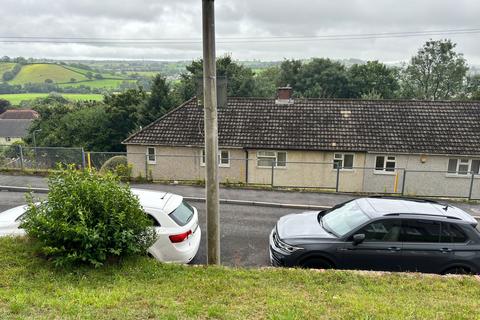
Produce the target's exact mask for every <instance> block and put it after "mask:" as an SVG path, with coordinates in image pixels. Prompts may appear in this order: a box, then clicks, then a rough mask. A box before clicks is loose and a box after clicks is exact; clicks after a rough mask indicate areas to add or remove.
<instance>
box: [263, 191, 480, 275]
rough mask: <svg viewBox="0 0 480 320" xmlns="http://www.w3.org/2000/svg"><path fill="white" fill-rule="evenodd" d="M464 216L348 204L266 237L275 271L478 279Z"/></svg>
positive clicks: (378, 200) (476, 248) (427, 206)
mask: <svg viewBox="0 0 480 320" xmlns="http://www.w3.org/2000/svg"><path fill="white" fill-rule="evenodd" d="M476 226H477V221H476V220H475V219H474V218H473V217H472V216H470V215H469V214H467V213H466V212H464V211H462V210H460V209H458V208H456V207H453V206H450V205H445V204H440V203H438V202H435V201H430V200H421V199H404V198H392V197H390V198H389V197H369V198H360V199H355V200H351V201H348V202H345V203H342V204H340V205H337V206H335V207H333V208H332V209H329V210H325V211H321V212H305V213H301V214H290V215H287V216H284V217H282V218H280V220H279V221H278V222H277V225H276V226H275V228H274V229H273V230H272V233H271V234H270V260H271V263H272V265H275V266H287V267H291V266H301V267H307V268H339V269H362V270H383V271H419V272H430V273H442V274H444V273H480V232H479V231H478V230H477V229H476Z"/></svg>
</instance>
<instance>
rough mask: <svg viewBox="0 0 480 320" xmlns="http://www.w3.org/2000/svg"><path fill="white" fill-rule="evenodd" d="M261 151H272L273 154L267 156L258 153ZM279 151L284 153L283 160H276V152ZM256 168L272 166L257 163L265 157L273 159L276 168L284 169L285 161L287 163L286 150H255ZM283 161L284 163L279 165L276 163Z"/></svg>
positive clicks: (285, 166)
mask: <svg viewBox="0 0 480 320" xmlns="http://www.w3.org/2000/svg"><path fill="white" fill-rule="evenodd" d="M262 152H264V153H267V152H271V153H274V155H272V156H268V155H260V154H261V153H262ZM279 153H284V154H285V161H278V154H279ZM256 155H257V159H256V160H257V168H272V166H271V165H270V166H262V165H259V161H261V160H267V159H273V161H274V163H275V165H274V168H277V169H286V168H287V163H288V152H287V151H273V150H257V153H256ZM279 162H280V163H283V164H285V165H281V166H279V165H278V163H279Z"/></svg>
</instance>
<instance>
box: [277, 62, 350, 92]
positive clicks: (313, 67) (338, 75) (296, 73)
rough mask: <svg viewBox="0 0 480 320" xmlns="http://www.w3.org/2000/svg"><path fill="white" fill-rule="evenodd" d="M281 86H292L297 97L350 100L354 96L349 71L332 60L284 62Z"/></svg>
mask: <svg viewBox="0 0 480 320" xmlns="http://www.w3.org/2000/svg"><path fill="white" fill-rule="evenodd" d="M280 68H281V70H282V71H281V75H280V81H281V83H280V85H282V86H284V85H287V84H290V85H291V86H292V88H293V90H294V93H296V95H298V96H301V97H306V98H349V97H351V96H352V94H351V90H350V83H349V78H348V74H347V70H346V68H345V66H344V65H342V64H341V63H339V62H334V61H332V60H330V59H323V58H322V59H319V58H314V59H312V60H311V61H310V62H308V63H305V64H302V63H300V62H299V61H295V60H292V61H289V60H287V61H284V63H282V65H281V66H280Z"/></svg>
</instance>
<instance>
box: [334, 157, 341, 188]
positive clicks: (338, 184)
mask: <svg viewBox="0 0 480 320" xmlns="http://www.w3.org/2000/svg"><path fill="white" fill-rule="evenodd" d="M339 186H340V165H339V164H338V163H337V182H336V185H335V192H338V189H339Z"/></svg>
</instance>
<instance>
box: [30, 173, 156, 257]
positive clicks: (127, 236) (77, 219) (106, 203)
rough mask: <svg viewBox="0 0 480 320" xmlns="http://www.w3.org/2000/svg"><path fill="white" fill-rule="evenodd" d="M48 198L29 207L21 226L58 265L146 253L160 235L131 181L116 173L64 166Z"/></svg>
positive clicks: (52, 178) (51, 180)
mask: <svg viewBox="0 0 480 320" xmlns="http://www.w3.org/2000/svg"><path fill="white" fill-rule="evenodd" d="M49 188H50V191H49V194H48V200H46V201H43V202H41V203H37V204H35V203H34V202H33V198H32V197H31V196H30V197H29V199H28V210H27V212H26V214H25V217H24V219H23V222H22V225H21V227H23V228H24V229H25V230H26V232H27V234H28V235H29V236H30V237H32V238H33V239H35V240H38V242H39V244H40V246H39V247H40V250H41V252H42V253H43V254H45V255H47V256H48V257H49V258H51V259H52V260H54V262H55V263H56V264H57V265H65V264H72V263H74V264H75V263H88V264H92V265H94V266H101V265H102V264H103V263H105V262H106V261H107V260H111V259H115V258H119V257H122V256H126V255H134V254H142V253H145V252H146V250H147V248H148V247H149V246H150V245H152V243H153V242H154V241H155V232H154V230H153V228H151V227H150V226H151V222H150V221H149V219H148V218H147V216H146V214H145V213H144V211H143V210H142V208H141V206H140V203H139V201H138V198H137V197H136V196H135V195H133V194H132V192H131V191H130V188H129V186H127V185H121V184H120V183H119V180H118V178H117V177H116V176H114V175H112V174H106V175H99V174H97V173H96V172H90V171H87V170H85V171H77V170H74V168H73V167H69V168H66V169H65V168H61V169H60V170H59V171H58V172H57V173H55V174H54V175H52V176H51V177H50V178H49Z"/></svg>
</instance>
